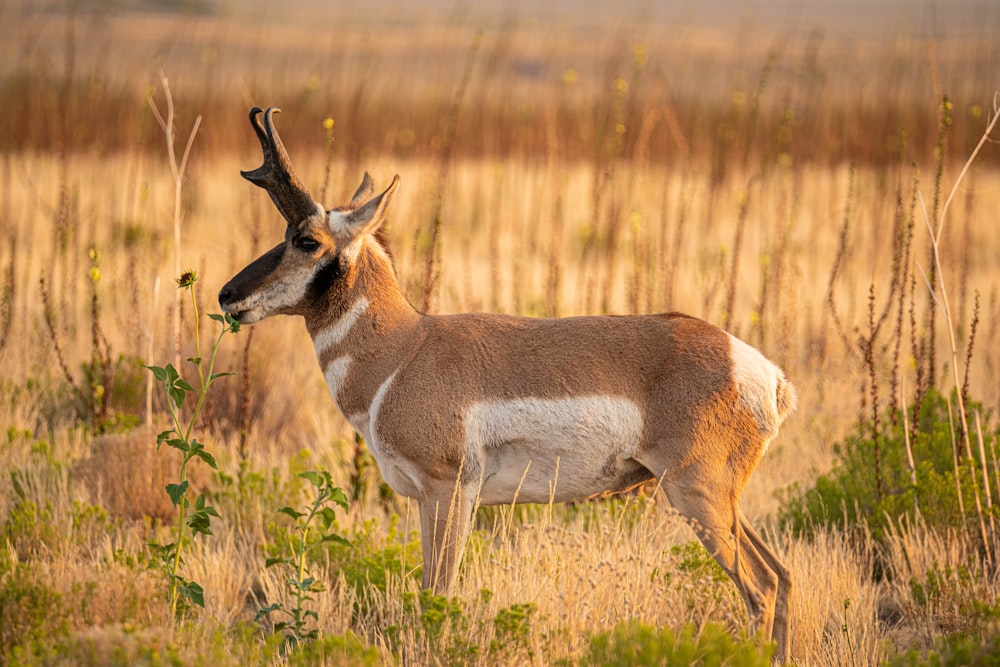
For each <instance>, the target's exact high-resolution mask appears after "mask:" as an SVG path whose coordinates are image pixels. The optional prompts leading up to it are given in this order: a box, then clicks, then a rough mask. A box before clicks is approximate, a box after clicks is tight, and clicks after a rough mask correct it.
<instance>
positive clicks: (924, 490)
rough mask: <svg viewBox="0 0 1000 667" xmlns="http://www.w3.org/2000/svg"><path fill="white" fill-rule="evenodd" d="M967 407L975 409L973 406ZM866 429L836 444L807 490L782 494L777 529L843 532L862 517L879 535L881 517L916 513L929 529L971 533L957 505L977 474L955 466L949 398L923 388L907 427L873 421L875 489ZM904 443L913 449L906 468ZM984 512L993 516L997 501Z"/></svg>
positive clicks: (990, 438)
mask: <svg viewBox="0 0 1000 667" xmlns="http://www.w3.org/2000/svg"><path fill="white" fill-rule="evenodd" d="M969 407H970V410H976V409H980V408H979V406H978V405H977V404H975V403H970V404H969ZM908 409H909V408H908ZM871 428H872V426H871V423H870V422H865V423H864V424H861V425H860V426H859V428H858V431H857V432H856V433H855V434H853V435H850V436H848V437H847V438H845V439H844V441H843V442H841V443H839V444H837V445H835V446H834V452H835V453H836V454H837V456H838V461H837V463H836V464H835V465H834V467H833V468H832V469H831V470H830V471H829V472H827V473H824V474H822V475H819V476H818V477H817V478H816V482H815V483H814V484H813V486H812V487H810V488H802V487H801V486H793V487H791V488H789V489H787V490H786V491H785V492H784V497H783V499H782V500H783V502H782V508H781V510H780V511H779V516H778V518H779V521H780V523H781V526H782V528H783V529H784V528H790V529H791V530H792V532H793V533H795V534H797V535H811V534H812V532H813V531H814V530H815V529H816V528H817V527H826V526H835V527H837V528H840V529H844V528H848V527H850V526H854V525H857V524H858V523H859V522H861V521H862V520H864V521H866V522H867V523H868V525H869V526H870V527H871V529H872V533H873V535H874V536H875V537H876V538H880V537H881V536H882V534H883V532H884V530H885V527H886V522H887V521H889V520H897V519H898V518H900V517H904V516H905V517H913V516H914V515H915V513H916V512H919V513H920V515H921V516H922V517H923V519H924V521H925V522H926V523H927V525H928V526H930V527H941V528H949V527H951V528H953V527H955V526H963V527H964V528H967V529H968V533H969V535H975V534H977V531H975V530H974V529H973V520H974V517H973V516H972V514H971V512H966V513H965V514H963V509H962V508H963V507H964V508H966V509H967V510H968V508H972V507H973V506H974V505H975V498H974V494H975V493H976V485H975V481H976V478H977V477H978V476H979V475H981V472H980V471H977V470H974V469H973V466H972V465H971V464H968V461H965V462H961V464H960V465H956V459H955V454H954V449H953V442H954V439H955V437H956V436H955V433H954V430H953V428H952V427H951V426H949V418H948V398H947V397H946V396H945V395H942V394H941V393H939V392H936V391H930V392H928V394H927V395H926V396H925V398H924V400H923V401H922V403H921V405H920V412H919V418H918V420H917V423H916V424H914V425H913V428H911V429H907V427H906V424H905V422H903V421H902V420H899V421H893V420H882V421H881V422H880V428H879V437H878V441H879V443H880V445H881V477H882V485H881V492H880V491H879V485H878V484H877V480H876V476H875V471H874V468H873V466H872V455H873V451H874V446H875V445H874V441H873V438H872V435H871ZM984 439H985V441H984V443H983V445H984V449H985V451H986V452H995V451H996V447H997V434H996V433H992V434H989V433H985V434H984ZM907 440H908V441H909V444H907ZM908 446H909V448H910V450H911V451H912V454H913V467H912V468H911V464H910V459H909V456H908V453H907V447H908ZM987 456H989V454H987ZM989 460H992V459H989ZM956 478H957V479H956ZM960 494H961V495H960ZM983 511H984V513H990V512H992V513H996V512H997V511H998V506H997V505H993V506H992V507H991V508H984V510H983ZM889 517H892V519H890V518H889Z"/></svg>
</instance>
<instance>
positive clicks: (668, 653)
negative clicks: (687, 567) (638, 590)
mask: <svg viewBox="0 0 1000 667" xmlns="http://www.w3.org/2000/svg"><path fill="white" fill-rule="evenodd" d="M771 652H772V647H771V645H769V644H766V643H764V642H761V641H757V640H755V639H754V638H749V637H743V638H740V639H733V637H732V636H731V635H730V634H729V632H728V631H727V630H726V628H725V627H724V626H722V625H718V624H715V623H708V624H707V625H705V626H704V627H703V628H701V629H700V630H698V629H696V627H695V625H694V624H692V623H687V624H685V625H684V627H682V628H681V629H680V630H679V631H675V630H673V629H671V628H654V627H651V626H649V625H646V624H644V623H641V622H639V621H628V622H625V623H619V624H618V625H616V626H615V627H614V628H612V629H610V630H608V631H607V632H601V633H598V634H595V635H593V636H591V638H590V646H589V648H588V650H587V652H586V653H585V654H584V655H583V656H581V657H580V659H579V660H576V661H570V660H566V661H561V662H560V663H559V664H561V665H564V667H565V666H568V665H580V666H581V667H582V666H584V665H587V666H590V665H594V666H596V665H607V666H610V665H636V666H638V665H704V666H706V667H707V666H709V665H727V666H729V667H758V666H759V667H769V666H770V664H771Z"/></svg>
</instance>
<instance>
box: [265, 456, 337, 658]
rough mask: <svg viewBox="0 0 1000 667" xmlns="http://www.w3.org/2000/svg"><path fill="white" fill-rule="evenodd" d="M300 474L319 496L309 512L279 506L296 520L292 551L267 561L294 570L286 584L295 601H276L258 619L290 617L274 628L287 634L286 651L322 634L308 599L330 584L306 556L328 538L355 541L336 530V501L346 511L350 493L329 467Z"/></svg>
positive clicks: (267, 565)
mask: <svg viewBox="0 0 1000 667" xmlns="http://www.w3.org/2000/svg"><path fill="white" fill-rule="evenodd" d="M299 477H301V478H302V479H304V480H306V481H307V482H309V483H310V484H312V485H313V488H314V489H315V496H314V497H313V500H312V503H311V504H310V505H309V506H308V507H307V508H306V511H305V512H300V511H298V510H296V509H295V508H293V507H287V506H286V507H281V508H279V509H278V512H280V513H281V514H286V515H288V516H290V517H291V518H292V519H293V520H294V521H295V537H294V539H293V540H292V555H291V556H278V557H275V558H268V559H267V560H266V561H265V563H264V567H265V568H269V567H274V566H275V565H283V566H285V567H287V568H290V569H291V570H292V575H291V577H289V578H288V579H287V580H286V581H285V584H286V585H287V586H288V590H289V592H290V593H291V594H292V596H293V598H294V600H295V603H294V606H293V607H292V608H291V609H289V608H287V607H286V606H285V605H283V604H282V603H280V602H275V603H273V604H271V605H268V606H267V607H264V608H263V609H261V610H260V611H258V612H257V617H256V618H255V620H260V619H261V618H264V617H265V616H268V615H270V614H272V613H275V612H278V613H281V614H284V615H285V616H287V617H288V619H289V620H286V621H279V622H278V623H275V624H274V631H275V632H280V633H283V634H284V640H283V644H282V645H283V648H284V650H285V651H286V652H287V651H289V650H291V649H294V648H295V647H297V646H298V645H300V644H302V643H303V642H304V641H306V640H314V639H317V638H318V637H319V630H318V629H317V628H315V627H312V628H310V627H309V623H310V619H312V620H313V621H318V620H319V615H318V614H317V613H316V612H315V611H314V610H312V609H306V603H307V602H312V601H313V600H314V598H313V597H312V594H313V593H320V592H322V591H324V590H326V588H325V586H324V585H323V583H322V582H321V581H319V580H317V579H316V577H314V576H312V575H311V574H310V573H309V571H308V568H307V566H306V557H307V556H308V554H309V552H310V551H312V550H313V549H315V548H317V547H318V546H320V545H322V544H325V543H327V542H334V543H337V544H343V545H345V546H350V545H351V543H350V542H349V541H348V540H346V539H344V538H343V537H341V536H340V535H338V534H336V533H335V532H333V531H332V528H333V526H334V522H335V520H336V514H335V512H334V509H333V505H339V506H340V507H341V509H343V510H345V511H346V510H347V508H348V501H347V495H346V494H345V493H344V491H343V489H341V488H340V487H337V486H334V485H333V481H332V480H331V478H330V473H329V472H327V471H325V470H320V471H315V470H310V471H307V472H303V473H299Z"/></svg>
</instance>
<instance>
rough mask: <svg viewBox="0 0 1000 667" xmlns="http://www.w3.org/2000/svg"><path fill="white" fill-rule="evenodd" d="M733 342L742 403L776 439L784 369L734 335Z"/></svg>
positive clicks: (733, 360) (735, 372) (731, 344)
mask: <svg viewBox="0 0 1000 667" xmlns="http://www.w3.org/2000/svg"><path fill="white" fill-rule="evenodd" d="M729 341H730V346H729V355H730V361H731V363H732V368H733V381H734V382H735V383H736V389H737V391H738V392H739V395H740V401H741V403H742V404H743V406H744V407H745V408H747V409H748V410H750V412H752V413H753V415H754V418H755V419H756V420H757V423H758V424H759V425H760V429H761V431H763V432H764V433H768V434H771V435H774V434H776V433H777V431H778V426H779V424H780V418H779V417H778V403H777V401H778V399H777V394H778V377H780V376H782V372H781V369H779V368H778V367H777V366H775V365H774V364H773V363H771V362H770V361H769V360H768V359H767V357H765V356H764V355H763V354H761V353H760V352H759V351H757V350H756V349H755V348H753V347H751V346H749V345H747V344H746V343H744V342H743V341H741V340H740V339H739V338H736V337H735V336H733V335H730V336H729Z"/></svg>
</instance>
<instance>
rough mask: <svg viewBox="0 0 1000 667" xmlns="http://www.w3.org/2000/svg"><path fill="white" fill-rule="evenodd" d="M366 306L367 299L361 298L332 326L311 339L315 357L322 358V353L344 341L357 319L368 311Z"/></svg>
mask: <svg viewBox="0 0 1000 667" xmlns="http://www.w3.org/2000/svg"><path fill="white" fill-rule="evenodd" d="M368 305H369V304H368V299H366V298H365V297H361V298H360V299H358V300H357V301H355V302H354V303H353V304H352V305H351V307H350V308H348V309H347V312H346V313H344V314H343V315H341V317H340V319H339V320H337V321H336V322H334V323H333V325H332V326H329V327H327V328H326V329H323V330H322V331H320V332H318V333H317V334H316V335H315V336H314V337H313V345H314V346H315V347H316V356H322V355H323V353H324V352H326V351H327V350H329V349H330V348H331V347H333V346H334V345H337V344H339V343H340V342H341V341H342V340H344V337H345V336H346V335H347V334H348V332H349V331H350V330H351V329H352V328H353V327H354V325H355V324H356V323H357V321H358V319H359V318H360V317H361V316H362V315H364V314H365V311H366V310H368Z"/></svg>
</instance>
